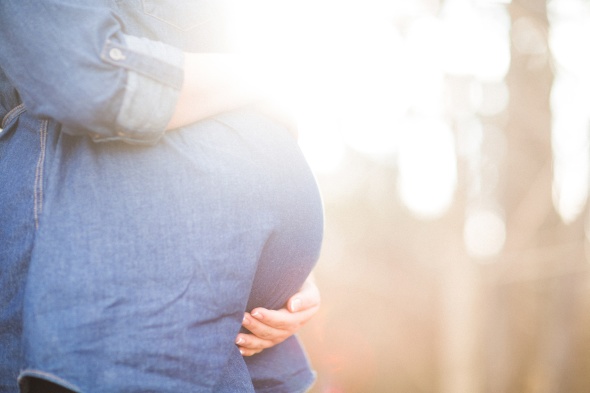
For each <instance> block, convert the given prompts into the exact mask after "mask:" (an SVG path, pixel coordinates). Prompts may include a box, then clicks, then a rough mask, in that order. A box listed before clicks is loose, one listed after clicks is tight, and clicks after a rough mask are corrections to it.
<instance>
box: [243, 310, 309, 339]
mask: <svg viewBox="0 0 590 393" xmlns="http://www.w3.org/2000/svg"><path fill="white" fill-rule="evenodd" d="M318 309H319V305H314V306H311V307H308V308H305V309H301V311H298V312H295V313H293V312H289V311H288V310H287V309H284V308H282V309H280V310H276V311H275V310H267V309H265V308H255V309H254V310H252V314H251V315H250V317H249V318H248V319H249V320H248V322H251V326H246V325H244V326H246V328H247V329H248V330H250V331H251V332H252V333H254V334H256V335H257V336H258V337H263V336H261V334H267V335H270V334H276V333H277V330H278V331H286V332H288V333H289V334H294V333H296V332H297V330H299V329H300V328H301V327H302V326H303V325H305V324H306V323H307V322H308V321H309V320H310V319H311V318H312V317H313V315H314V314H315V313H316V312H317V310H318ZM252 329H254V330H252ZM267 337H268V336H267Z"/></svg>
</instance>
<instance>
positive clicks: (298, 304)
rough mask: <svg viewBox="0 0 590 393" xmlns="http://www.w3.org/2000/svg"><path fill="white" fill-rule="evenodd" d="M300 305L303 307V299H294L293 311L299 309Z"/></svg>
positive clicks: (292, 303)
mask: <svg viewBox="0 0 590 393" xmlns="http://www.w3.org/2000/svg"><path fill="white" fill-rule="evenodd" d="M299 307H301V299H299V298H297V299H293V301H292V302H291V311H292V312H296V311H297V310H299Z"/></svg>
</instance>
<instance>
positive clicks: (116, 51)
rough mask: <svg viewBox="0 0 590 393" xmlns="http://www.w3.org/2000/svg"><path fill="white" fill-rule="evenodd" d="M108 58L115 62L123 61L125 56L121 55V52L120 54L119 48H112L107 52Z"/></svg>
mask: <svg viewBox="0 0 590 393" xmlns="http://www.w3.org/2000/svg"><path fill="white" fill-rule="evenodd" d="M109 56H110V57H111V59H113V60H115V61H119V60H124V59H125V55H124V54H123V52H121V49H119V48H113V49H111V50H110V51H109Z"/></svg>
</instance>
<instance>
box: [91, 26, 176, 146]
mask: <svg viewBox="0 0 590 393" xmlns="http://www.w3.org/2000/svg"><path fill="white" fill-rule="evenodd" d="M123 40H124V44H123V45H121V44H118V43H115V42H112V41H107V42H106V44H105V46H104V48H103V51H102V53H101V58H102V59H103V61H105V62H107V63H110V64H113V65H116V66H119V67H122V68H126V69H127V70H128V72H127V81H126V85H125V88H124V94H123V101H122V105H121V109H120V111H119V114H118V115H117V118H116V125H115V129H116V135H112V136H102V135H96V136H93V140H94V141H96V142H105V141H111V140H122V141H125V142H128V143H134V144H153V143H155V142H157V141H158V139H160V137H161V136H162V135H163V134H164V132H165V128H166V125H167V124H168V122H169V121H170V118H171V117H172V114H173V112H174V109H175V107H176V102H177V101H178V97H179V95H180V89H181V87H182V81H183V76H184V73H183V68H182V67H183V63H184V54H183V52H182V51H181V50H180V49H178V48H175V47H172V46H170V45H167V44H164V43H162V42H158V41H152V40H149V39H147V38H140V37H135V36H129V35H123Z"/></svg>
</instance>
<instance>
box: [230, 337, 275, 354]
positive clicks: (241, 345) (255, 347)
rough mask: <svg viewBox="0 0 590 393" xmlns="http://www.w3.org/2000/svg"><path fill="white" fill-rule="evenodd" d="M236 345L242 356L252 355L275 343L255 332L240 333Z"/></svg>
mask: <svg viewBox="0 0 590 393" xmlns="http://www.w3.org/2000/svg"><path fill="white" fill-rule="evenodd" d="M236 345H237V346H238V349H239V350H240V353H241V354H242V356H252V355H255V354H257V353H260V352H262V350H264V349H266V348H270V347H272V346H273V343H272V342H270V341H268V340H263V339H261V338H258V337H256V336H255V335H253V334H244V333H240V334H238V337H237V338H236Z"/></svg>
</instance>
